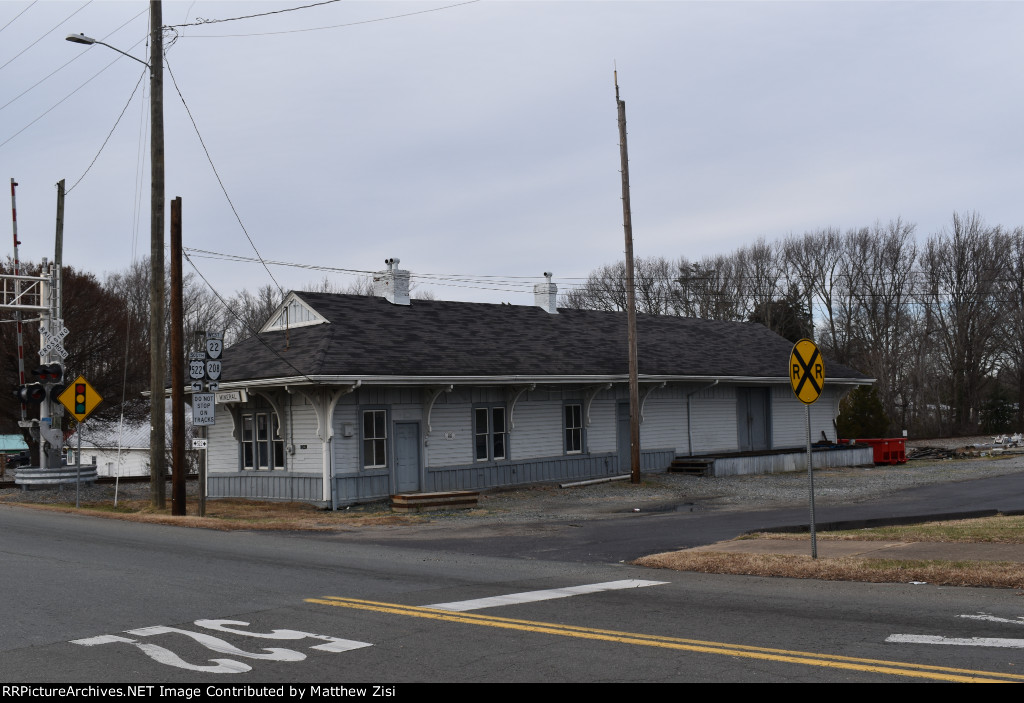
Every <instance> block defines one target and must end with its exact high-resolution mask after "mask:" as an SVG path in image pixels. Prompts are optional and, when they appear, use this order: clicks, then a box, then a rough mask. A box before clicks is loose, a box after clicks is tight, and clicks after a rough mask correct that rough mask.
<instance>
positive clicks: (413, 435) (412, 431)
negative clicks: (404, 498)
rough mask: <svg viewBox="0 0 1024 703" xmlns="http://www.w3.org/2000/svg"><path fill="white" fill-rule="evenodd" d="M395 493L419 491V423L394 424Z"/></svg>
mask: <svg viewBox="0 0 1024 703" xmlns="http://www.w3.org/2000/svg"><path fill="white" fill-rule="evenodd" d="M395 487H396V493H414V492H416V491H418V490H420V423H418V422H396V423H395Z"/></svg>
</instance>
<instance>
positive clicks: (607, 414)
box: [584, 391, 619, 453]
mask: <svg viewBox="0 0 1024 703" xmlns="http://www.w3.org/2000/svg"><path fill="white" fill-rule="evenodd" d="M618 405H619V400H618V398H617V397H616V394H615V393H614V392H612V391H608V392H606V393H600V394H598V396H597V398H594V402H593V403H591V404H590V426H589V427H587V428H586V433H587V450H588V451H590V452H591V453H597V452H614V451H616V443H615V442H616V437H615V432H616V428H615V412H616V408H617V407H618ZM584 421H585V418H584Z"/></svg>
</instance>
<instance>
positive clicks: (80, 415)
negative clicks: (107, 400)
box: [57, 376, 103, 422]
mask: <svg viewBox="0 0 1024 703" xmlns="http://www.w3.org/2000/svg"><path fill="white" fill-rule="evenodd" d="M57 400H59V401H60V404H61V405H63V406H64V407H65V408H67V410H68V412H69V413H71V414H72V415H74V416H75V419H76V420H78V421H79V422H82V421H84V420H85V418H87V417H89V413H91V412H92V411H93V409H94V408H95V407H96V406H97V405H99V404H100V403H102V402H103V396H101V395H100V394H99V393H97V392H96V391H95V390H94V389H93V387H92V386H90V385H89V382H88V381H86V380H85V377H84V376H79V377H78V378H76V379H75V382H74V383H72V384H71V385H70V386H68V387H67V388H65V389H64V391H63V392H62V393H61V394H60V395H59V396H57Z"/></svg>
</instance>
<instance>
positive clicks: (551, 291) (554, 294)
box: [533, 271, 558, 315]
mask: <svg viewBox="0 0 1024 703" xmlns="http://www.w3.org/2000/svg"><path fill="white" fill-rule="evenodd" d="M554 275H555V274H553V273H549V272H548V271H545V272H544V278H546V279H547V281H546V282H544V283H537V284H535V285H534V286H533V304H534V305H536V306H537V307H539V308H543V309H544V311H545V312H549V313H551V314H552V315H557V314H558V286H557V285H555V284H554V283H552V282H551V277H552V276H554Z"/></svg>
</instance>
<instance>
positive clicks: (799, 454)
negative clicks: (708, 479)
mask: <svg viewBox="0 0 1024 703" xmlns="http://www.w3.org/2000/svg"><path fill="white" fill-rule="evenodd" d="M797 402H798V403H799V402H800V401H797ZM811 462H812V464H813V466H814V468H816V469H823V468H831V467H835V466H873V465H874V450H873V449H872V448H871V447H864V448H863V449H842V450H831V451H830V450H824V451H818V450H815V451H813V452H811ZM791 471H807V452H806V451H803V450H801V451H794V452H792V453H788V454H764V455H761V456H740V457H723V458H721V459H716V460H715V464H714V475H715V476H739V475H747V474H777V473H786V472H791Z"/></svg>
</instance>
